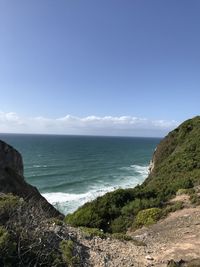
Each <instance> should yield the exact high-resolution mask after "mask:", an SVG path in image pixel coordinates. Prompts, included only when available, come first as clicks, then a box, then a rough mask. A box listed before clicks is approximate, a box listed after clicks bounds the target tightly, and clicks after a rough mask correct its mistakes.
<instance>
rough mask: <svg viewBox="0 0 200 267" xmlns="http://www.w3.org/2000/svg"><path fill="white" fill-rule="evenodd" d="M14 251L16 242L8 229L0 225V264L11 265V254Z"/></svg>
mask: <svg viewBox="0 0 200 267" xmlns="http://www.w3.org/2000/svg"><path fill="white" fill-rule="evenodd" d="M15 252H16V243H15V242H14V241H13V240H12V239H11V236H10V234H9V233H8V231H7V230H6V229H5V228H4V227H2V226H0V265H1V266H11V265H12V263H13V261H12V256H13V254H14V253H15Z"/></svg>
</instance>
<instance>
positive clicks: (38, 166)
mask: <svg viewBox="0 0 200 267" xmlns="http://www.w3.org/2000/svg"><path fill="white" fill-rule="evenodd" d="M33 168H47V165H33Z"/></svg>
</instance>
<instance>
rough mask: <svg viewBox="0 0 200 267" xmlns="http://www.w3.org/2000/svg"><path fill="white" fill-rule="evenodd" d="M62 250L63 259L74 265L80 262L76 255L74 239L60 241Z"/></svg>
mask: <svg viewBox="0 0 200 267" xmlns="http://www.w3.org/2000/svg"><path fill="white" fill-rule="evenodd" d="M60 250H61V253H62V258H63V261H64V262H65V263H66V264H67V265H69V266H71V267H73V266H75V265H76V264H78V263H79V259H78V257H77V256H75V255H74V242H73V241H72V240H63V241H61V242H60Z"/></svg>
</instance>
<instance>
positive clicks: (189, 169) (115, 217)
mask: <svg viewBox="0 0 200 267" xmlns="http://www.w3.org/2000/svg"><path fill="white" fill-rule="evenodd" d="M199 136H200V117H195V118H194V119H191V120H188V121H186V122H184V123H183V124H182V125H180V126H179V127H178V128H177V129H175V130H174V131H172V132H170V133H169V134H168V135H167V137H165V138H164V139H163V140H162V141H161V143H160V144H159V145H158V147H157V150H156V152H155V154H154V157H153V161H154V166H155V167H154V169H153V171H152V172H151V174H150V175H149V176H148V178H147V179H146V180H145V182H144V183H143V184H142V185H138V186H136V187H135V188H133V189H125V190H123V189H118V190H116V191H114V192H111V193H107V194H106V195H104V196H102V197H99V198H97V199H96V200H94V201H92V202H90V203H86V204H85V205H83V206H82V207H80V208H79V209H78V210H77V211H75V212H74V213H73V214H69V215H67V216H66V218H65V222H66V223H69V224H71V225H73V226H85V227H91V228H99V229H103V231H104V232H110V233H123V232H126V230H127V228H128V227H130V226H131V225H137V226H138V227H139V226H141V225H143V224H146V222H147V223H148V222H149V221H151V222H152V221H154V220H153V218H152V220H151V219H150V217H149V214H148V213H147V212H146V211H145V212H142V213H140V211H142V210H147V209H152V208H156V210H155V209H153V211H159V209H162V210H163V211H164V212H165V214H166V213H167V210H166V205H167V204H166V203H167V202H168V200H169V199H170V198H172V197H173V196H174V195H176V193H177V191H178V190H179V189H181V190H182V191H184V190H185V189H190V190H189V191H190V192H192V191H193V190H191V189H192V188H193V186H194V185H198V184H200V138H199ZM184 192H185V191H184ZM191 199H192V200H193V201H194V202H195V201H197V200H198V198H197V195H196V194H195V195H193V196H191ZM176 205H177V206H173V207H170V208H171V209H172V210H173V209H177V208H178V207H180V208H181V206H179V205H180V204H176ZM168 209H169V207H168ZM168 211H169V210H168ZM141 215H142V219H143V222H142V220H139V219H138V218H141ZM145 216H147V217H145ZM156 216H157V215H156ZM138 220H139V223H138Z"/></svg>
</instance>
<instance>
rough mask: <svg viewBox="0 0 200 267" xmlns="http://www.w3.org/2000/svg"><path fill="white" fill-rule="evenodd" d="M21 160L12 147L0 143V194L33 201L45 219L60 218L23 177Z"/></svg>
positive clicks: (58, 213) (57, 212)
mask: <svg viewBox="0 0 200 267" xmlns="http://www.w3.org/2000/svg"><path fill="white" fill-rule="evenodd" d="M23 169H24V168H23V160H22V156H21V155H20V153H19V152H18V151H17V150H15V149H14V148H13V147H12V146H10V145H8V144H6V143H5V142H3V141H0V192H3V193H12V194H14V195H18V196H20V197H23V198H24V199H25V200H32V201H35V203H36V205H40V206H41V207H42V209H43V210H44V212H45V214H46V216H47V217H54V216H62V215H61V214H60V212H59V211H57V210H56V209H55V208H54V207H53V206H52V205H51V204H50V203H48V202H47V200H46V199H45V198H44V197H43V196H42V195H41V194H40V193H39V191H38V189H37V188H36V187H34V186H32V185H30V184H28V183H27V182H26V181H25V179H24V176H23V172H24V171H23Z"/></svg>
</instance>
